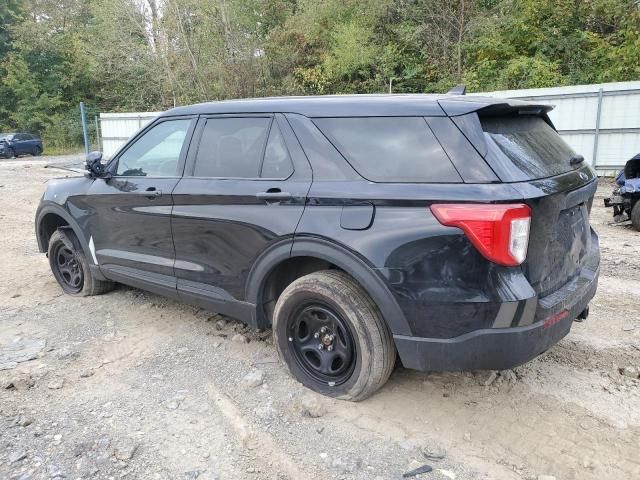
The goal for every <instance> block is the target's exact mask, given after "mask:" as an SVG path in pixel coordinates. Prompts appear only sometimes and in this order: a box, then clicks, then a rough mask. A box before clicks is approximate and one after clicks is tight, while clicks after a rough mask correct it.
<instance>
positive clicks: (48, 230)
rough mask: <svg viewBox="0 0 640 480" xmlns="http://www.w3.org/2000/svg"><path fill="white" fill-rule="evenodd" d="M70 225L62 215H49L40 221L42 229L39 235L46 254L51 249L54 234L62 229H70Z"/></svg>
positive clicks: (39, 230)
mask: <svg viewBox="0 0 640 480" xmlns="http://www.w3.org/2000/svg"><path fill="white" fill-rule="evenodd" d="M68 226H69V224H68V223H67V222H66V221H65V220H64V218H62V217H61V216H60V215H56V214H55V213H47V214H46V215H45V216H44V217H42V220H40V228H39V229H38V233H39V235H40V245H41V246H42V250H43V251H44V252H46V251H47V250H48V249H49V239H50V238H51V235H53V232H55V231H56V230H57V229H58V228H60V227H68Z"/></svg>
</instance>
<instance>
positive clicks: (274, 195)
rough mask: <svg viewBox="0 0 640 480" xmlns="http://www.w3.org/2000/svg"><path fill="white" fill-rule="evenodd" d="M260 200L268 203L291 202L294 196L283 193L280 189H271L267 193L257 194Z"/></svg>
mask: <svg viewBox="0 0 640 480" xmlns="http://www.w3.org/2000/svg"><path fill="white" fill-rule="evenodd" d="M256 197H258V200H266V201H267V202H274V201H278V200H289V199H290V198H291V197H293V195H291V194H290V193H289V192H283V191H281V190H280V189H279V188H270V189H269V190H267V191H266V192H258V193H256Z"/></svg>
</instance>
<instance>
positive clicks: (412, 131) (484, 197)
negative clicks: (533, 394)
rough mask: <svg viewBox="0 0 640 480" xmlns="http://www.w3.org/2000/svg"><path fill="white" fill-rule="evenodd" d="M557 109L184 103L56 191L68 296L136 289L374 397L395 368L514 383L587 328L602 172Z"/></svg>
mask: <svg viewBox="0 0 640 480" xmlns="http://www.w3.org/2000/svg"><path fill="white" fill-rule="evenodd" d="M549 109H550V107H548V106H544V105H534V104H529V103H524V102H518V101H511V100H498V99H491V98H480V97H465V96H453V95H439V96H431V95H374V96H368V95H367V96H327V97H300V98H272V99H257V100H243V101H226V102H216V103H206V104H201V105H193V106H188V107H180V108H176V109H173V110H170V111H168V112H166V113H164V114H162V115H160V116H159V117H158V118H157V119H156V120H155V121H153V122H152V123H151V124H150V125H149V126H147V127H146V128H144V129H143V130H142V131H140V132H139V133H137V134H136V135H135V136H134V137H133V138H132V139H131V140H130V141H129V142H128V143H127V144H126V145H125V146H123V147H122V148H121V149H120V151H119V152H117V153H116V154H115V155H114V156H113V158H112V159H111V160H110V161H109V162H108V163H106V164H102V163H101V162H100V155H99V154H92V155H90V156H89V158H88V160H87V166H88V169H89V173H88V174H87V175H86V176H85V177H84V178H83V177H76V178H68V179H62V180H52V181H50V182H49V183H48V185H47V188H46V191H45V193H44V196H43V198H42V201H41V204H40V206H39V208H38V211H37V215H36V233H37V238H38V242H39V246H40V250H41V251H42V252H48V257H49V262H50V264H51V268H52V271H53V274H54V276H55V277H56V279H57V280H58V282H59V283H60V285H61V286H62V288H63V290H64V291H65V292H67V293H69V294H72V295H93V294H97V293H103V292H106V291H107V290H109V289H110V288H111V287H112V285H113V282H121V283H124V284H128V285H132V286H135V287H139V288H143V289H146V290H149V291H152V292H156V293H159V294H162V295H166V296H169V297H172V298H176V299H180V300H183V301H185V302H189V303H192V304H195V305H200V306H202V307H205V308H207V309H210V310H213V311H216V312H221V313H223V314H226V315H229V316H231V317H235V318H237V319H240V320H242V321H244V322H246V323H247V324H249V325H251V326H253V327H259V328H265V327H269V326H271V327H272V328H273V336H274V343H275V344H276V346H277V350H278V352H279V354H280V357H281V358H282V360H283V361H284V363H285V364H286V366H287V367H288V369H289V371H290V372H291V373H292V374H293V375H294V376H295V377H296V378H297V379H298V380H300V381H301V382H302V383H303V384H304V385H306V386H308V387H310V388H312V389H314V390H316V391H318V392H321V393H323V394H326V395H330V396H334V397H338V398H343V399H350V400H361V399H363V398H366V397H367V396H369V395H371V394H372V393H373V392H375V391H376V390H377V389H378V388H380V387H381V386H382V385H383V384H384V383H385V381H386V380H387V378H388V377H389V375H390V373H391V371H392V369H393V367H394V365H395V363H396V356H397V355H398V356H399V358H400V361H401V362H402V364H403V365H404V366H405V367H407V368H412V369H419V370H458V369H505V368H510V367H514V366H516V365H519V364H521V363H523V362H526V361H528V360H530V359H532V358H534V357H535V356H536V355H539V354H540V353H542V352H544V351H545V350H547V349H548V348H549V347H550V346H552V345H553V344H555V343H556V342H558V341H559V340H560V339H561V338H562V337H564V336H565V335H566V334H567V333H568V332H569V329H570V327H571V324H572V322H573V320H574V319H576V318H578V317H581V318H584V317H586V315H587V313H588V304H589V301H590V300H591V298H592V297H593V296H594V294H595V290H596V285H597V278H598V271H599V250H598V239H597V236H596V234H595V233H594V231H593V230H592V229H591V227H590V225H589V212H590V209H591V204H592V201H593V197H594V193H595V191H596V184H597V178H596V176H595V174H594V171H593V170H592V169H591V168H590V167H589V166H588V165H586V164H584V162H582V157H580V156H579V155H576V154H575V153H574V152H573V151H572V150H571V148H570V147H569V146H567V144H566V143H564V142H563V140H562V139H561V138H560V136H559V135H558V134H557V133H556V131H555V130H554V128H553V125H552V124H551V122H550V120H549V117H548V116H547V113H546V112H547V111H548V110H549Z"/></svg>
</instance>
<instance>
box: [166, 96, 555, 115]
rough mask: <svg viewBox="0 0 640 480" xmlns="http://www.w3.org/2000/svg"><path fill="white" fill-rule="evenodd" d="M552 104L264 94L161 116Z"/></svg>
mask: <svg viewBox="0 0 640 480" xmlns="http://www.w3.org/2000/svg"><path fill="white" fill-rule="evenodd" d="M497 105H504V106H508V107H510V108H525V107H527V108H529V107H532V106H535V107H537V108H542V109H543V110H544V111H548V110H550V109H551V108H553V107H550V106H547V105H535V104H531V103H528V102H522V101H518V100H510V99H502V98H491V97H480V96H462V95H437V94H384V95H383V94H367V95H321V96H298V97H265V98H249V99H239V100H223V101H219V102H208V103H199V104H195V105H188V106H184V107H177V108H173V109H171V110H168V111H166V112H164V113H163V114H161V116H163V117H164V116H176V115H207V114H243V113H257V114H260V113H299V114H302V115H305V116H308V117H366V116H446V115H450V116H454V115H463V114H465V113H470V112H472V111H475V110H479V109H482V108H485V107H489V106H497Z"/></svg>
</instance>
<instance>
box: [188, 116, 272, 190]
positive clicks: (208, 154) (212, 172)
mask: <svg viewBox="0 0 640 480" xmlns="http://www.w3.org/2000/svg"><path fill="white" fill-rule="evenodd" d="M270 124H271V119H270V118H209V119H207V123H206V125H205V127H204V130H203V132H202V139H201V140H200V145H199V147H198V154H197V156H196V165H195V170H194V172H193V174H194V176H196V177H219V178H257V177H258V176H259V175H260V164H261V163H262V154H263V151H264V147H265V141H266V139H267V134H268V132H269V125H270Z"/></svg>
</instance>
